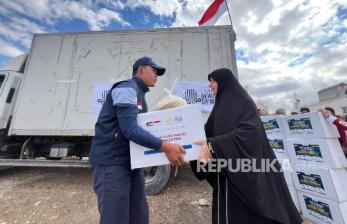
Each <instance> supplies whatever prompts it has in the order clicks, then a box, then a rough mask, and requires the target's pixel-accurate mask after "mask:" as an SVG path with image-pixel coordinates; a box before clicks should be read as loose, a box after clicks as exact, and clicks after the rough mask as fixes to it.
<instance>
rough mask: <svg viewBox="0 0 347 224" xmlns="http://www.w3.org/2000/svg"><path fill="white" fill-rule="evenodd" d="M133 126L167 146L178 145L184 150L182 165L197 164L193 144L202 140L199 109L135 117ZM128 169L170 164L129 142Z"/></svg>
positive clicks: (160, 154) (159, 154)
mask: <svg viewBox="0 0 347 224" xmlns="http://www.w3.org/2000/svg"><path fill="white" fill-rule="evenodd" d="M137 122H138V124H139V126H140V127H142V128H143V129H145V130H147V131H148V132H150V133H151V134H153V135H154V136H156V137H159V138H160V139H162V140H164V141H168V142H174V143H177V144H180V145H182V146H183V147H184V148H185V149H186V155H185V157H184V159H185V160H186V161H191V160H197V159H198V158H199V155H200V146H198V145H195V144H193V141H195V140H199V139H206V136H205V131H204V127H203V120H202V114H201V109H200V107H199V106H197V105H189V106H185V107H179V108H174V109H168V110H162V111H156V112H150V113H145V114H139V115H138V116H137ZM130 157H131V168H132V169H135V168H141V167H150V166H159V165H165V164H170V162H169V160H168V159H167V158H166V155H165V153H163V152H160V151H159V150H154V149H148V148H146V147H144V146H141V145H138V144H136V143H135V142H132V141H131V142H130Z"/></svg>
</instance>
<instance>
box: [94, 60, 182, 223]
mask: <svg viewBox="0 0 347 224" xmlns="http://www.w3.org/2000/svg"><path fill="white" fill-rule="evenodd" d="M164 73H165V68H164V67H162V66H159V65H158V64H156V63H155V62H154V61H153V60H152V59H151V58H149V57H142V58H139V59H138V60H136V62H135V63H134V65H133V77H132V79H129V80H125V81H122V82H118V83H116V84H114V85H113V86H112V88H111V89H110V91H109V93H108V94H107V97H106V101H105V103H104V104H103V107H102V109H101V111H100V114H99V118H98V120H97V122H96V125H95V137H94V139H93V143H92V148H91V151H90V155H89V160H90V164H91V167H92V172H93V182H94V191H95V193H96V195H97V198H98V207H99V213H100V223H101V224H106V223H107V224H123V223H124V224H129V223H131V224H147V223H148V222H149V221H148V205H147V200H146V196H145V184H144V173H143V170H142V169H135V170H131V169H130V150H129V140H131V141H134V142H136V143H137V144H140V145H143V146H145V147H148V148H151V149H158V150H162V151H163V152H164V153H165V154H166V156H167V158H168V160H169V161H170V162H171V164H172V165H174V166H181V165H184V164H185V161H184V159H183V156H184V154H185V151H184V149H183V147H182V146H181V145H178V144H173V143H167V142H163V141H162V140H160V139H159V138H157V137H155V136H153V135H151V134H150V133H148V132H147V131H145V130H144V129H142V128H141V127H139V126H138V124H137V114H138V113H145V112H147V104H146V101H145V93H146V92H148V91H149V88H148V87H153V86H154V85H155V83H156V81H157V77H158V76H161V75H163V74H164Z"/></svg>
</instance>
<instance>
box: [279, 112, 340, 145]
mask: <svg viewBox="0 0 347 224" xmlns="http://www.w3.org/2000/svg"><path fill="white" fill-rule="evenodd" d="M281 120H282V122H281V123H282V125H283V130H284V133H285V135H286V137H287V138H309V139H313V138H318V139H319V138H338V137H340V135H339V133H338V131H337V129H336V127H335V125H332V124H329V123H328V122H327V121H326V120H325V118H324V117H323V115H322V114H321V113H320V112H312V113H306V114H298V115H291V116H283V117H281Z"/></svg>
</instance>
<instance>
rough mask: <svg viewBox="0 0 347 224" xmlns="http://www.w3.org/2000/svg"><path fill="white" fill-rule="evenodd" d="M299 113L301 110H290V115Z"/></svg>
mask: <svg viewBox="0 0 347 224" xmlns="http://www.w3.org/2000/svg"><path fill="white" fill-rule="evenodd" d="M297 114H299V112H298V111H297V110H296V109H293V110H292V111H290V115H297Z"/></svg>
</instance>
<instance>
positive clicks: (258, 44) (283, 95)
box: [0, 0, 347, 112]
mask: <svg viewBox="0 0 347 224" xmlns="http://www.w3.org/2000/svg"><path fill="white" fill-rule="evenodd" d="M212 1H213V0H118V1H111V0H103V1H102V0H80V1H63V0H0V69H1V68H2V67H4V65H5V64H6V63H7V62H8V61H9V60H10V59H11V58H13V57H15V56H17V55H19V54H22V53H24V52H28V50H29V48H30V43H31V39H32V34H33V33H47V32H79V31H99V30H119V29H139V28H159V27H160V28H162V27H188V26H197V22H198V21H199V19H200V17H201V16H202V15H203V13H204V11H205V10H206V9H207V8H208V6H209V5H210V4H211V3H212ZM227 3H228V6H229V9H230V15H231V19H232V24H233V27H234V30H235V33H236V38H237V40H236V42H235V49H236V58H237V66H238V74H239V80H240V83H241V84H242V85H243V86H244V87H245V88H246V89H247V91H248V92H249V94H250V95H251V96H252V97H253V98H254V99H255V100H256V101H257V100H261V101H263V102H264V103H265V104H266V105H268V107H269V110H270V112H273V111H274V110H275V109H276V108H278V107H284V108H286V109H287V110H291V109H292V108H293V102H294V92H295V93H296V95H297V97H298V99H299V100H300V101H301V103H302V104H310V103H314V102H317V101H318V95H317V92H318V91H319V90H320V89H322V88H326V87H328V86H332V85H335V84H338V83H341V82H345V83H347V2H346V0H319V1H317V0H315V1H313V0H252V1H251V0H228V1H227ZM229 24H230V20H229V16H228V14H227V13H225V14H224V15H222V16H221V18H220V19H219V20H218V21H217V23H216V25H229Z"/></svg>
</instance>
